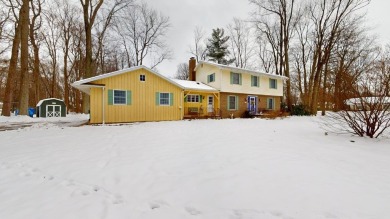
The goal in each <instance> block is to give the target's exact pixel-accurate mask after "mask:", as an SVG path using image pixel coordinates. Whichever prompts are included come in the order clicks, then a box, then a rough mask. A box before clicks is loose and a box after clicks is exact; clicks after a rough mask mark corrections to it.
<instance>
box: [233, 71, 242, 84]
mask: <svg viewBox="0 0 390 219" xmlns="http://www.w3.org/2000/svg"><path fill="white" fill-rule="evenodd" d="M234 74H236V75H237V76H238V83H237V84H236V83H234ZM232 84H235V85H240V84H242V83H240V73H236V72H232Z"/></svg>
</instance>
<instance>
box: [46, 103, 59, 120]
mask: <svg viewBox="0 0 390 219" xmlns="http://www.w3.org/2000/svg"><path fill="white" fill-rule="evenodd" d="M46 117H61V106H60V105H47V106H46Z"/></svg>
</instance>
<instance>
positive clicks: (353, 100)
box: [345, 97, 390, 105]
mask: <svg viewBox="0 0 390 219" xmlns="http://www.w3.org/2000/svg"><path fill="white" fill-rule="evenodd" d="M362 101H363V103H372V104H373V103H390V97H362V98H351V99H347V100H345V103H346V104H347V105H354V104H361V102H362Z"/></svg>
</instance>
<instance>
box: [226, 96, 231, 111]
mask: <svg viewBox="0 0 390 219" xmlns="http://www.w3.org/2000/svg"><path fill="white" fill-rule="evenodd" d="M226 106H227V110H229V109H230V99H229V96H227V104H226Z"/></svg>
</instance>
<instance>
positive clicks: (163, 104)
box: [72, 58, 285, 123]
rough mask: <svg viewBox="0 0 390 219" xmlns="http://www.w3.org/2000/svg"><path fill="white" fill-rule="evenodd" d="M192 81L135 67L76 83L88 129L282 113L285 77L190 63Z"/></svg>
mask: <svg viewBox="0 0 390 219" xmlns="http://www.w3.org/2000/svg"><path fill="white" fill-rule="evenodd" d="M189 69H190V72H189V73H190V80H176V79H171V78H167V77H165V76H163V75H161V74H159V73H158V72H155V71H153V70H151V69H149V68H147V67H145V66H136V67H132V68H128V69H123V70H119V71H115V72H111V73H107V74H103V75H98V76H95V77H91V78H86V79H83V80H79V81H76V82H74V83H73V84H72V86H73V87H75V88H77V89H79V90H81V91H82V92H85V93H86V94H88V95H90V123H121V122H137V121H163V120H181V119H183V118H193V117H205V118H207V117H209V116H216V115H218V117H222V118H230V117H242V116H243V115H244V113H245V111H250V112H251V113H253V114H256V113H259V112H261V111H264V110H275V111H276V110H280V101H281V98H282V96H283V80H284V79H285V77H282V76H278V75H271V74H264V73H260V72H256V71H250V70H245V69H240V68H234V67H229V66H225V65H219V64H215V63H210V62H200V63H198V64H197V65H196V61H195V59H193V58H192V59H190V61H189Z"/></svg>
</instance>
